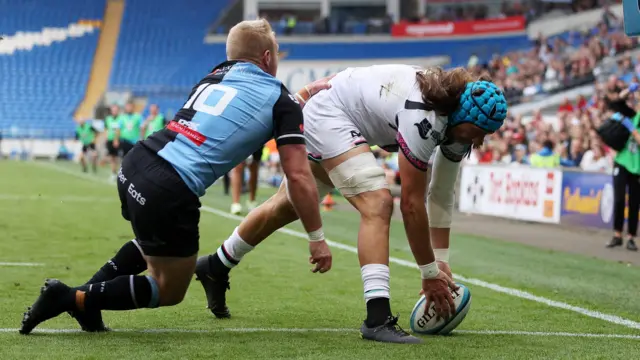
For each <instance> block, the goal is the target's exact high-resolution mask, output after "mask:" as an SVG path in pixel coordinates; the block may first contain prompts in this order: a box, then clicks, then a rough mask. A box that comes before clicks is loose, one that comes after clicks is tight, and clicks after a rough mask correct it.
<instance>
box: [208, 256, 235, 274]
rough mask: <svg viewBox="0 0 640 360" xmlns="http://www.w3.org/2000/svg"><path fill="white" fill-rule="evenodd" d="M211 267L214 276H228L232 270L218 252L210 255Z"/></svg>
mask: <svg viewBox="0 0 640 360" xmlns="http://www.w3.org/2000/svg"><path fill="white" fill-rule="evenodd" d="M209 269H210V270H211V273H212V274H213V275H214V276H219V277H227V276H229V272H230V271H231V269H230V268H228V267H227V266H226V265H225V264H224V263H223V262H222V260H220V257H218V253H217V252H216V253H213V254H211V255H209Z"/></svg>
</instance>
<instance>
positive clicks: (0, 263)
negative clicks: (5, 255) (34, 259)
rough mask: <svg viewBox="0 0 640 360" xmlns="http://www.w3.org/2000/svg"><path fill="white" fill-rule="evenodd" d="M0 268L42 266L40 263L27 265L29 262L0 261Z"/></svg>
mask: <svg viewBox="0 0 640 360" xmlns="http://www.w3.org/2000/svg"><path fill="white" fill-rule="evenodd" d="M0 266H44V264H41V263H29V262H2V261H0Z"/></svg>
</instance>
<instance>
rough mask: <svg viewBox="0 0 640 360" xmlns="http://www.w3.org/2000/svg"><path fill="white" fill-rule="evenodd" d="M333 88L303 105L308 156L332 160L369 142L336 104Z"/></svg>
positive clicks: (313, 158)
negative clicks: (333, 97) (332, 93)
mask: <svg viewBox="0 0 640 360" xmlns="http://www.w3.org/2000/svg"><path fill="white" fill-rule="evenodd" d="M331 91H332V90H331V89H329V90H325V91H321V92H320V93H318V94H316V95H315V96H314V97H312V98H311V99H310V100H309V102H308V103H307V104H306V105H305V106H304V109H303V113H304V136H305V140H306V142H307V152H308V153H309V158H310V159H311V160H314V161H320V160H323V159H331V158H334V157H336V156H338V155H340V154H344V153H345V152H347V151H349V150H351V149H353V148H354V147H356V146H359V145H363V144H366V143H367V140H366V139H365V138H364V137H363V136H362V135H361V133H360V131H359V130H358V128H357V127H356V125H355V124H354V123H353V122H352V121H351V120H350V118H349V116H348V115H347V114H346V113H345V112H344V110H342V108H341V106H339V105H337V104H335V101H334V100H333V99H332V97H331Z"/></svg>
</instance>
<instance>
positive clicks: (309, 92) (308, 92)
mask: <svg viewBox="0 0 640 360" xmlns="http://www.w3.org/2000/svg"><path fill="white" fill-rule="evenodd" d="M304 89H305V90H307V94H309V97H311V96H313V94H311V90H309V86H307V85H305V86H304Z"/></svg>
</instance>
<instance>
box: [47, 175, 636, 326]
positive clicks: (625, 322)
mask: <svg viewBox="0 0 640 360" xmlns="http://www.w3.org/2000/svg"><path fill="white" fill-rule="evenodd" d="M46 167H48V168H51V169H53V170H57V171H59V172H62V173H65V174H69V175H72V176H76V177H80V178H83V179H87V180H91V181H97V182H101V183H107V184H111V183H108V182H105V181H100V180H101V179H98V178H95V177H92V176H89V175H86V174H83V173H77V172H73V171H69V170H67V169H65V168H61V167H58V166H55V165H47V166H46ZM201 209H202V211H206V212H208V213H212V214H215V215H218V216H221V217H224V218H227V219H232V220H240V221H241V220H243V219H244V218H243V217H242V216H237V215H232V214H229V213H227V212H225V211H222V210H219V209H216V208H212V207H210V206H202V207H201ZM278 231H279V232H281V233H284V234H287V235H291V236H294V237H298V238H303V239H307V234H305V233H303V232H300V231H297V230H292V229H289V228H282V229H279V230H278ZM327 244H329V245H330V246H332V247H334V248H337V249H342V250H345V251H348V252H351V253H354V254H357V253H358V249H357V248H356V247H353V246H351V245H346V244H343V243H339V242H335V241H331V240H328V239H327ZM389 262H391V263H394V264H397V265H400V266H405V267H409V268H413V269H418V266H417V265H416V264H415V263H414V262H411V261H407V260H403V259H399V258H395V257H390V258H389ZM453 275H454V278H455V279H456V281H461V282H465V283H468V284H472V285H476V286H479V287H483V288H486V289H490V290H493V291H496V292H499V293H503V294H507V295H511V296H515V297H518V298H521V299H527V300H531V301H535V302H537V303H541V304H545V305H547V306H550V307H554V308H558V309H563V310H569V311H573V312H576V313H579V314H582V315H585V316H588V317H591V318H594V319H599V320H603V321H607V322H610V323H613V324H616V325H621V326H626V327H629V328H633V329H640V322H637V321H634V320H630V319H625V318H623V317H620V316H617V315H610V314H605V313H602V312H599V311H595V310H590V309H585V308H581V307H578V306H573V305H571V304H567V303H565V302H561V301H555V300H551V299H548V298H545V297H542V296H537V295H534V294H531V293H529V292H526V291H523V290H519V289H513V288H508V287H504V286H501V285H498V284H493V283H490V282H486V281H483V280H479V279H474V278H468V277H465V276H462V275H459V274H453Z"/></svg>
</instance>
